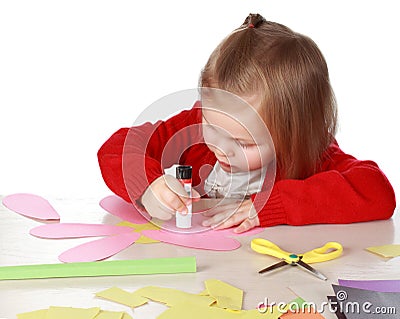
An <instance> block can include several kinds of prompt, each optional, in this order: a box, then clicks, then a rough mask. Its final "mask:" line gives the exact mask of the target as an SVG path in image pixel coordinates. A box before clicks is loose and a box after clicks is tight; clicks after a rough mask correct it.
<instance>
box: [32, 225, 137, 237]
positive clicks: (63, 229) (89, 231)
mask: <svg viewBox="0 0 400 319" xmlns="http://www.w3.org/2000/svg"><path fill="white" fill-rule="evenodd" d="M132 231H133V229H132V228H131V227H125V226H116V225H103V224H78V223H61V224H46V225H41V226H38V227H35V228H33V229H31V231H30V234H31V235H33V236H36V237H41V238H51V239H60V238H83V237H95V236H110V235H116V234H122V233H129V232H132Z"/></svg>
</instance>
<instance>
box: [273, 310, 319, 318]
mask: <svg viewBox="0 0 400 319" xmlns="http://www.w3.org/2000/svg"><path fill="white" fill-rule="evenodd" d="M280 318H281V319H324V318H325V317H324V316H322V315H321V314H320V313H318V312H315V313H314V312H290V311H289V312H287V313H285V314H283V315H282V316H281V317H280Z"/></svg>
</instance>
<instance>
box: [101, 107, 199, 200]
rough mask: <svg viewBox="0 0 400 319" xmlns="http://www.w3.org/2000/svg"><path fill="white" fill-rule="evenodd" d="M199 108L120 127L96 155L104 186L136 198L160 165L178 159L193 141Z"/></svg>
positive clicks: (161, 168) (196, 132)
mask: <svg viewBox="0 0 400 319" xmlns="http://www.w3.org/2000/svg"><path fill="white" fill-rule="evenodd" d="M199 110H200V109H199V108H198V107H197V105H196V104H195V105H194V107H193V108H192V109H191V110H187V111H183V112H181V113H179V114H177V115H175V116H173V117H171V118H170V119H168V120H166V121H158V122H156V123H155V124H152V123H145V124H143V125H140V126H136V127H132V128H121V129H119V130H118V131H117V132H115V133H114V134H113V135H112V136H111V137H110V138H109V139H108V140H107V141H106V142H105V143H104V144H103V145H102V146H101V148H100V149H99V151H98V153H97V156H98V161H99V166H100V170H101V174H102V176H103V179H104V181H105V183H106V185H107V186H108V187H109V188H110V189H111V191H113V192H114V193H115V194H116V195H118V196H120V197H122V198H123V199H125V200H126V201H129V202H133V201H136V200H137V199H138V198H140V196H141V195H142V194H143V192H144V191H145V190H146V188H147V187H148V185H150V184H151V183H152V182H153V181H154V180H155V179H156V178H158V177H159V176H161V175H163V174H164V168H167V167H169V166H171V165H173V164H176V163H179V162H181V161H182V155H183V153H184V150H185V149H187V148H188V147H189V146H190V145H193V143H196V141H195V140H196V139H198V138H199V137H200V136H201V134H199V126H198V125H197V124H198V123H199V120H201V113H200V111H199Z"/></svg>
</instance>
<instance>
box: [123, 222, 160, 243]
mask: <svg viewBox="0 0 400 319" xmlns="http://www.w3.org/2000/svg"><path fill="white" fill-rule="evenodd" d="M117 226H125V227H131V228H132V230H133V231H134V232H137V233H140V232H141V231H142V230H158V229H160V227H158V226H157V225H155V224H153V223H146V224H132V223H130V222H127V221H123V222H120V223H118V224H117ZM159 242H160V241H159V240H155V239H152V238H149V237H146V236H144V235H142V236H140V237H139V239H138V240H136V242H135V243H138V244H153V243H159Z"/></svg>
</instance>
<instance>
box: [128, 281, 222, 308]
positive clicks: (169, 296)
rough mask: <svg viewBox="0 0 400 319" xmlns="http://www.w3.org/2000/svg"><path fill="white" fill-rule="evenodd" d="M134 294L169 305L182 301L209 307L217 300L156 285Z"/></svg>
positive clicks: (141, 289)
mask: <svg viewBox="0 0 400 319" xmlns="http://www.w3.org/2000/svg"><path fill="white" fill-rule="evenodd" d="M133 295H135V296H141V297H143V298H147V299H150V300H153V301H157V302H161V303H164V304H165V305H167V306H168V307H172V306H174V305H177V304H180V303H182V302H183V303H191V304H196V305H202V306H205V307H208V306H210V305H211V304H213V303H214V302H215V299H214V298H212V297H210V296H200V295H198V294H190V293H187V292H184V291H181V290H177V289H171V288H164V287H155V286H148V287H143V288H140V289H138V290H136V291H135V292H133Z"/></svg>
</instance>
